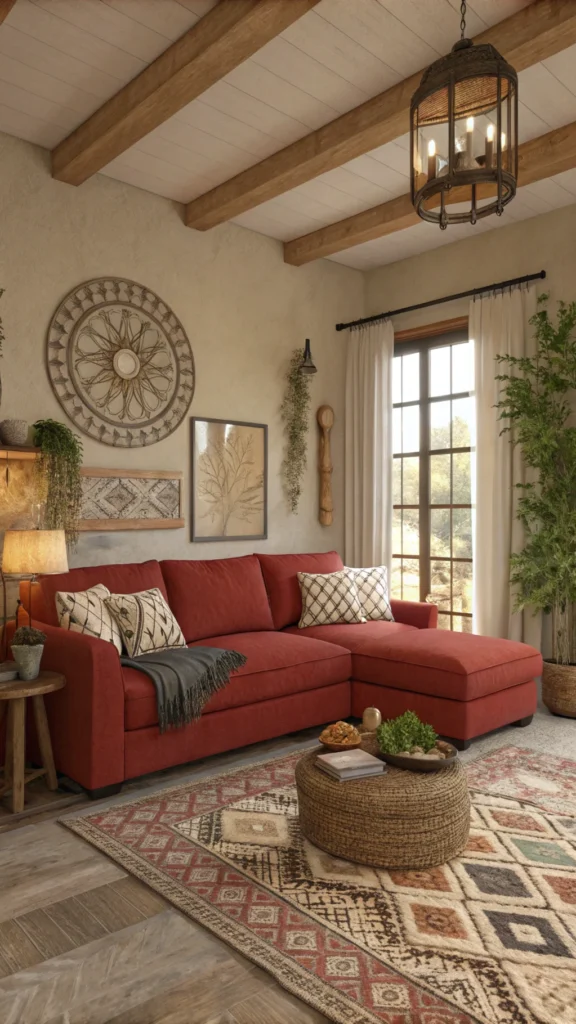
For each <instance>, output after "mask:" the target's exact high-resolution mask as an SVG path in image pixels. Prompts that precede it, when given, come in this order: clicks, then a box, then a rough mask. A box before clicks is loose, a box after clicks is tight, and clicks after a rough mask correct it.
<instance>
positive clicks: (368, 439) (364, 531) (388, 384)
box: [344, 320, 394, 570]
mask: <svg viewBox="0 0 576 1024" xmlns="http://www.w3.org/2000/svg"><path fill="white" fill-rule="evenodd" d="M393 358H394V329H393V327H392V323H391V322H390V320H379V321H377V322H376V323H373V324H365V325H363V326H362V327H359V328H356V329H353V330H351V331H350V335H349V339H348V354H347V361H346V413H345V477H344V479H345V502H344V507H345V552H344V554H345V560H346V564H347V565H353V566H358V567H364V566H373V565H386V566H388V569H389V570H390V562H391V556H392V360H393Z"/></svg>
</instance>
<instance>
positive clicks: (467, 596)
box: [452, 562, 472, 612]
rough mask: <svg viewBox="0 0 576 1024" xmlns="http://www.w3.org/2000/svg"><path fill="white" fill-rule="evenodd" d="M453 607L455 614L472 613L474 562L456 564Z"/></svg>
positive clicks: (453, 578) (453, 575) (453, 573)
mask: <svg viewBox="0 0 576 1024" xmlns="http://www.w3.org/2000/svg"><path fill="white" fill-rule="evenodd" d="M452 580H453V582H452V607H453V610H454V611H455V612H471V611H472V562H454V567H453V570H452Z"/></svg>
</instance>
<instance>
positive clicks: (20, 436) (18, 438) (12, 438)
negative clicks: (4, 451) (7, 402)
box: [0, 420, 28, 444]
mask: <svg viewBox="0 0 576 1024" xmlns="http://www.w3.org/2000/svg"><path fill="white" fill-rule="evenodd" d="M0 438H2V442H3V444H26V441H27V440H28V423H27V422H26V420H2V422H1V423H0Z"/></svg>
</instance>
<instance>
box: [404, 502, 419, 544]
mask: <svg viewBox="0 0 576 1024" xmlns="http://www.w3.org/2000/svg"><path fill="white" fill-rule="evenodd" d="M419 520H420V513H419V511H418V509H415V508H414V509H411V508H406V509H404V516H403V520H402V524H403V525H402V554H403V555H418V554H419V553H420V521H419Z"/></svg>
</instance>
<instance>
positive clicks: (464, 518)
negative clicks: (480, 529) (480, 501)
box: [436, 508, 472, 558]
mask: <svg viewBox="0 0 576 1024" xmlns="http://www.w3.org/2000/svg"><path fill="white" fill-rule="evenodd" d="M436 514H438V513H436ZM452 532H453V539H452V545H453V554H454V557H455V558H472V509H470V508H455V509H454V511H453V512H452Z"/></svg>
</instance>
